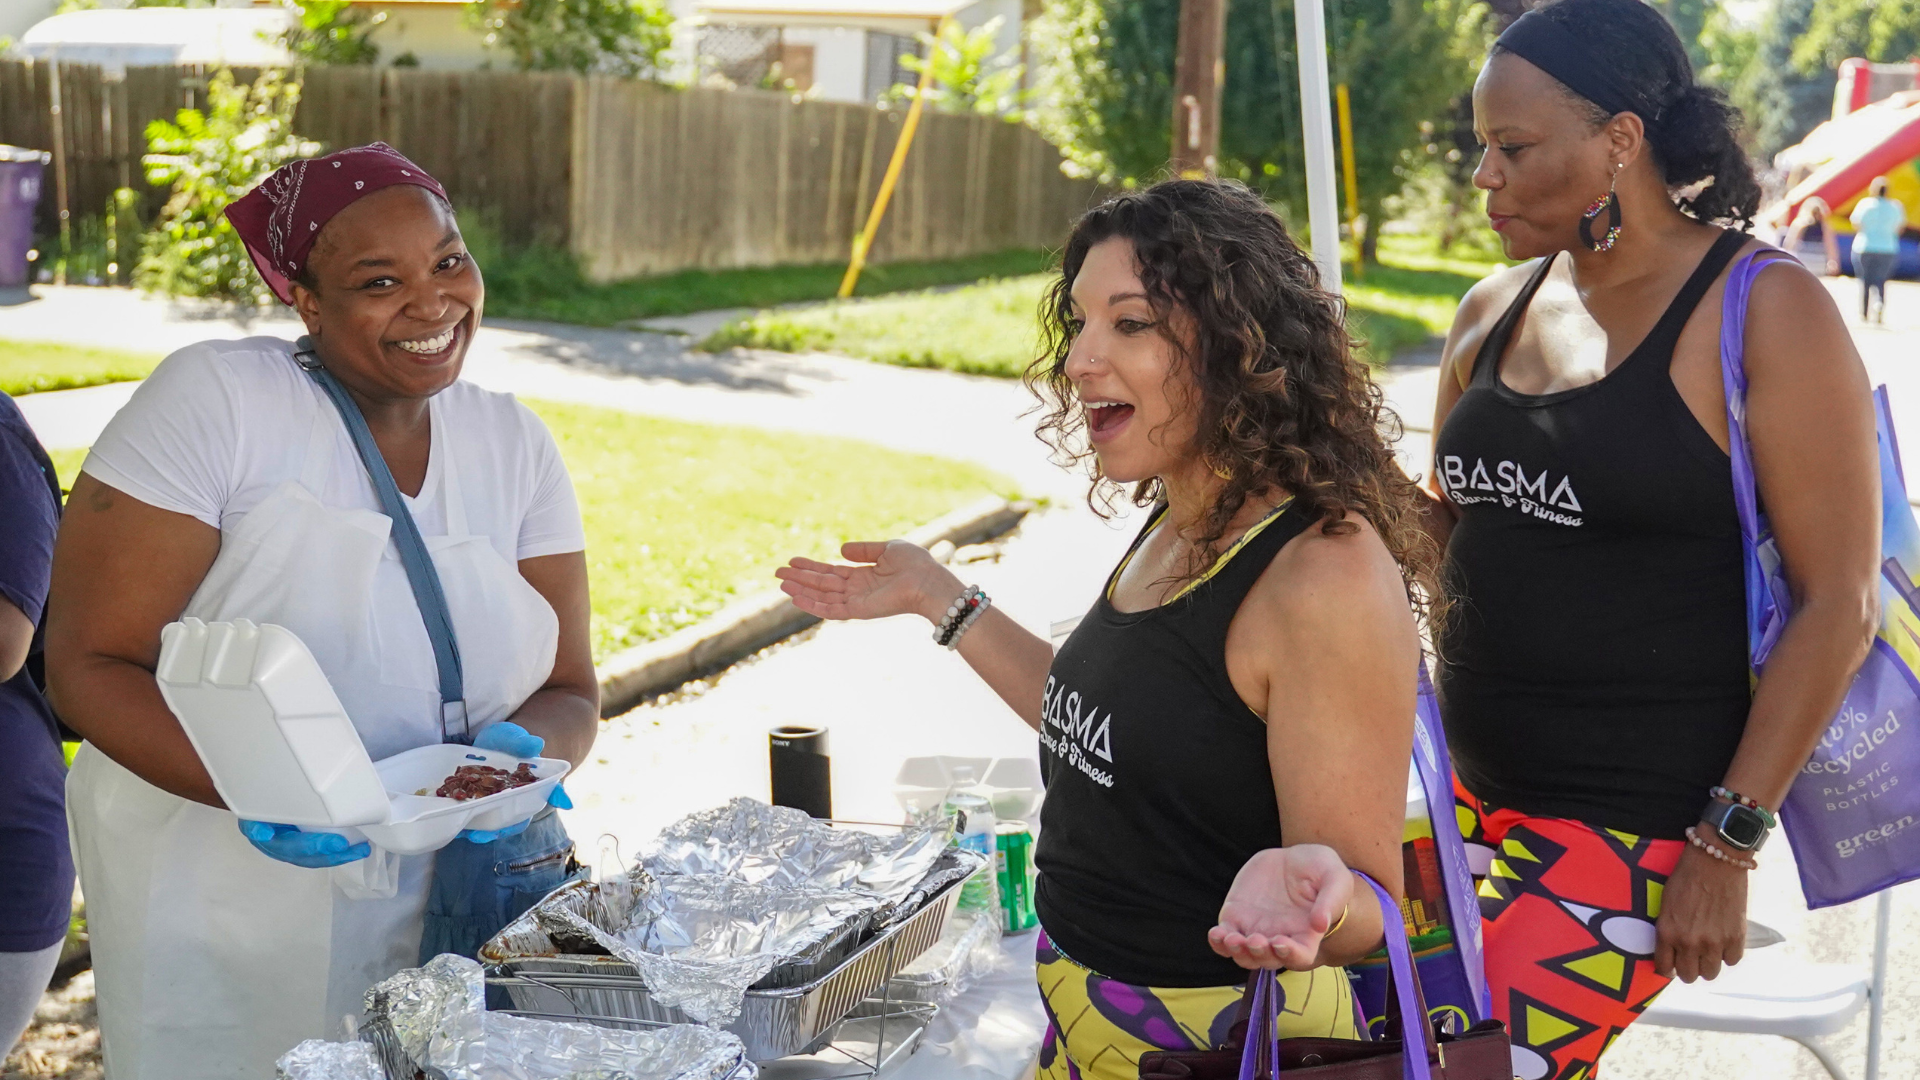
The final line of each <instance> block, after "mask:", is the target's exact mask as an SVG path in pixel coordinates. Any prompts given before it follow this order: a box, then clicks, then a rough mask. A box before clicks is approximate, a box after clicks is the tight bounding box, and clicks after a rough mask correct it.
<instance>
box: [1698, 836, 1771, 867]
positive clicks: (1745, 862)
mask: <svg viewBox="0 0 1920 1080" xmlns="http://www.w3.org/2000/svg"><path fill="white" fill-rule="evenodd" d="M1687 843H1689V844H1692V845H1693V846H1694V847H1697V848H1699V849H1700V850H1701V851H1704V852H1706V853H1707V854H1709V855H1711V856H1713V857H1714V858H1716V859H1719V860H1720V861H1721V862H1723V863H1726V864H1727V865H1729V866H1734V867H1738V868H1739V869H1741V870H1754V869H1758V868H1759V866H1760V864H1759V863H1757V862H1754V861H1753V860H1752V859H1742V858H1740V857H1738V856H1736V855H1729V854H1727V853H1726V852H1724V851H1721V850H1720V849H1719V848H1718V847H1717V846H1715V845H1714V844H1712V843H1710V842H1709V841H1706V840H1703V839H1701V838H1700V834H1699V833H1698V832H1696V831H1695V830H1694V827H1693V826H1691V825H1689V826H1687Z"/></svg>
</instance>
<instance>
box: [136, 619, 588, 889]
mask: <svg viewBox="0 0 1920 1080" xmlns="http://www.w3.org/2000/svg"><path fill="white" fill-rule="evenodd" d="M154 677H155V679H156V681H157V682H158V684H159V687H160V693H161V696H162V697H163V698H165V699H166V702H167V706H168V708H170V709H172V710H173V714H174V716H176V717H178V718H179V720H180V726H181V727H182V728H183V729H185V731H186V733H187V738H188V739H189V740H190V741H191V742H192V743H193V748H194V750H195V752H196V753H198V754H199V755H200V760H201V762H202V763H204V764H205V765H206V767H207V773H208V774H209V775H210V776H211V777H212V778H213V785H214V788H215V789H216V790H217V791H219V793H220V797H221V799H222V800H224V801H225V802H226V804H227V807H228V809H230V810H232V811H233V812H234V813H235V814H236V815H238V816H240V817H242V818H247V819H249V820H253V821H271V822H275V823H278V824H285V825H298V826H299V827H301V828H303V829H319V830H327V831H332V832H339V833H341V834H343V835H345V836H346V837H347V838H348V839H349V840H350V841H354V842H357V841H359V840H362V839H365V840H367V841H368V842H370V843H371V844H372V845H373V846H374V847H377V848H380V849H382V850H384V851H386V852H390V853H393V854H396V855H417V854H423V853H425V852H429V851H435V850H438V849H439V848H442V847H445V846H446V845H447V844H448V842H450V841H451V840H453V838H454V837H455V836H457V835H459V833H460V832H461V830H463V829H485V830H492V829H502V828H505V827H507V826H508V825H512V824H514V823H516V822H520V821H525V820H527V819H528V818H531V817H532V816H533V815H535V814H536V813H538V812H539V811H540V808H541V807H543V806H545V805H546V801H547V797H548V795H549V794H550V793H551V792H552V790H553V787H554V786H555V785H557V784H558V783H560V780H561V778H562V777H564V776H565V775H566V774H567V772H568V770H569V769H570V768H571V766H570V765H569V764H568V763H567V762H565V761H561V760H558V759H554V758H534V759H531V760H526V759H522V758H516V757H512V756H510V755H507V754H502V753H498V752H496V751H491V750H476V749H474V748H473V747H469V746H461V745H458V744H451V743H447V744H436V745H433V746H422V747H417V748H415V749H413V750H408V751H406V752H404V753H400V754H395V755H394V756H392V757H389V758H383V759H381V760H380V761H378V762H375V761H373V760H372V759H371V758H370V757H369V756H368V754H367V748H366V745H365V744H364V743H362V742H361V741H360V734H359V732H358V731H356V730H355V729H354V726H353V721H352V719H351V718H349V717H348V716H347V713H346V710H345V709H344V708H343V707H342V706H341V704H340V699H339V697H338V696H337V695H335V694H334V692H333V687H332V686H331V685H330V684H329V683H328V682H327V677H326V674H325V673H324V672H322V671H321V670H320V665H319V664H318V663H317V662H316V661H315V660H314V658H313V654H312V653H311V652H310V651H308V649H307V647H306V645H305V644H304V643H303V642H301V640H300V639H299V638H298V637H297V636H295V635H294V634H293V632H292V631H290V630H287V629H285V628H284V627H279V626H274V625H272V624H270V623H269V624H263V625H255V624H254V623H252V622H249V621H247V620H245V619H235V620H233V621H232V622H213V623H206V622H202V621H200V620H199V619H191V618H189V619H182V620H181V621H179V622H177V623H173V624H172V625H170V626H167V627H166V628H165V629H164V630H162V631H161V634H160V660H159V663H158V665H157V666H156V669H155V673H154ZM463 766H485V767H488V768H495V769H503V770H506V771H508V772H510V773H517V772H519V771H520V770H521V769H522V768H523V767H524V769H525V770H526V772H528V773H531V774H532V776H533V777H534V779H533V782H531V783H528V784H526V785H524V786H518V787H510V788H507V789H506V790H503V791H500V792H498V793H495V794H489V795H484V796H481V797H477V798H470V799H466V800H464V801H460V800H455V799H451V798H440V797H437V796H434V795H420V794H416V792H419V791H422V790H426V791H434V790H437V789H438V788H439V787H440V785H441V784H442V783H443V782H444V781H445V780H446V778H447V777H449V776H450V775H452V774H453V773H455V772H456V771H457V770H458V769H459V768H461V767H463ZM354 865H356V866H357V865H358V864H354Z"/></svg>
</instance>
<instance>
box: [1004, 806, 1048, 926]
mask: <svg viewBox="0 0 1920 1080" xmlns="http://www.w3.org/2000/svg"><path fill="white" fill-rule="evenodd" d="M995 833H996V835H995V836H994V847H995V851H994V865H995V868H996V869H997V870H998V873H999V878H1000V911H1001V914H1002V915H1004V916H1005V917H1006V919H1005V928H1006V931H1007V933H1009V934H1017V933H1019V932H1020V931H1022V930H1031V929H1033V928H1034V927H1035V926H1038V925H1040V917H1039V916H1038V915H1035V914H1034V911H1033V833H1031V832H1029V831H1028V830H1027V824H1026V822H1024V821H1007V822H1002V823H1001V825H1000V827H999V828H998V829H997V830H995Z"/></svg>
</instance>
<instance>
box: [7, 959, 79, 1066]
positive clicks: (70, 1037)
mask: <svg viewBox="0 0 1920 1080" xmlns="http://www.w3.org/2000/svg"><path fill="white" fill-rule="evenodd" d="M102 1075H103V1073H102V1071H101V1067H100V1022H99V1020H98V1019H96V1017H95V1015H94V1009H93V972H91V971H83V972H81V973H79V974H78V975H75V976H74V977H73V978H72V979H70V980H68V982H67V984H66V985H65V986H63V987H60V988H59V989H57V990H49V991H47V993H46V995H45V996H44V997H42V998H41V999H40V1008H38V1009H37V1010H35V1011H34V1014H33V1023H32V1024H31V1025H29V1026H28V1028H27V1033H26V1034H25V1035H22V1036H21V1037H20V1042H19V1044H18V1045H16V1046H15V1047H14V1048H13V1053H11V1054H9V1055H7V1060H6V1062H5V1063H4V1064H0V1080H101V1077H102Z"/></svg>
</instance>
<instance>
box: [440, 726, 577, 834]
mask: <svg viewBox="0 0 1920 1080" xmlns="http://www.w3.org/2000/svg"><path fill="white" fill-rule="evenodd" d="M473 746H474V749H476V750H497V751H499V752H500V753H502V754H512V755H513V756H514V757H517V758H536V757H539V756H540V751H542V750H544V749H546V747H547V740H545V739H543V738H541V737H540V736H538V735H535V734H534V733H532V732H531V731H528V730H527V729H526V728H523V727H521V726H520V725H519V724H516V723H514V722H513V721H511V720H502V721H501V722H499V723H497V724H490V725H488V726H487V729H486V730H485V731H482V732H481V733H480V734H479V735H478V736H477V737H476V738H475V739H474V740H473ZM547 805H548V806H552V807H555V808H558V809H561V810H571V809H573V800H572V799H569V798H567V792H566V789H565V788H563V787H561V786H560V785H559V784H555V785H554V786H553V793H552V794H550V795H548V796H547ZM531 824H533V819H532V818H528V819H527V820H525V821H522V822H519V823H517V824H514V825H509V826H507V827H506V828H504V829H466V830H464V831H462V832H461V833H460V839H462V840H465V841H467V842H469V843H473V844H491V843H493V842H494V841H495V840H498V839H500V838H501V837H503V836H518V835H519V834H521V833H523V832H525V831H526V829H527V826H528V825H531Z"/></svg>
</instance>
